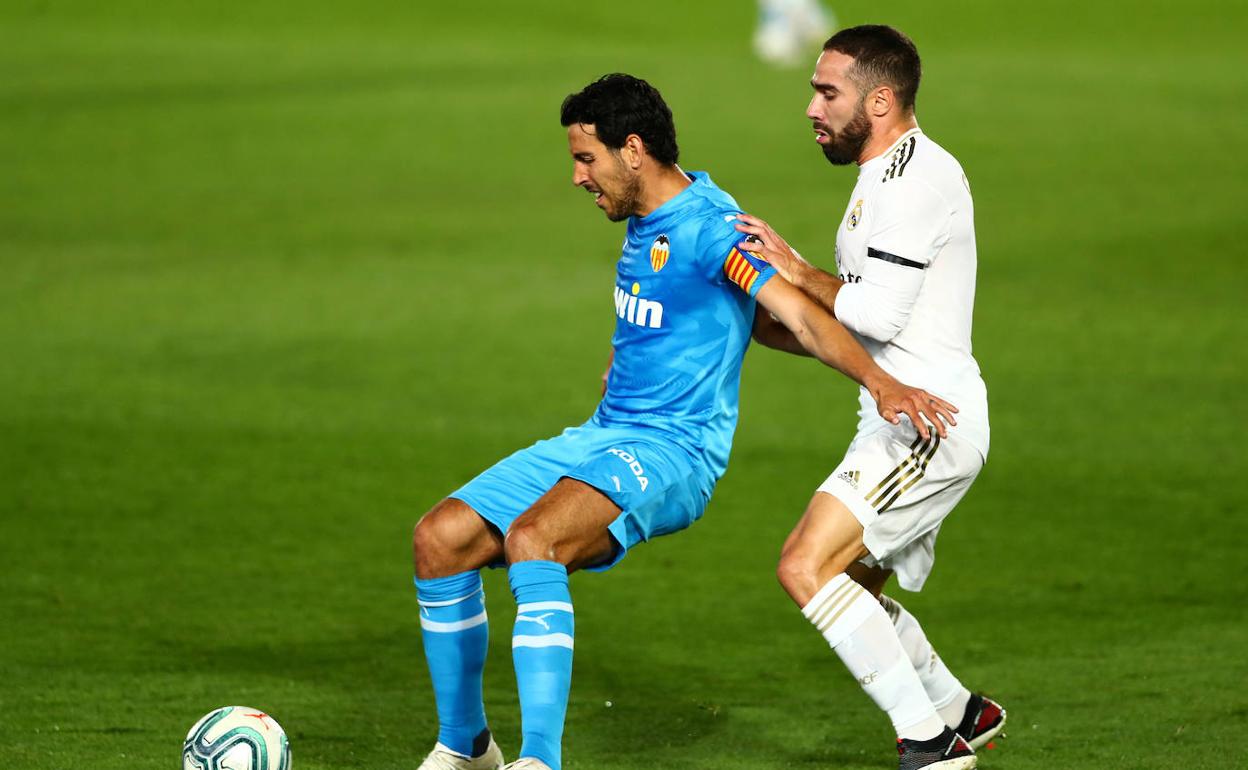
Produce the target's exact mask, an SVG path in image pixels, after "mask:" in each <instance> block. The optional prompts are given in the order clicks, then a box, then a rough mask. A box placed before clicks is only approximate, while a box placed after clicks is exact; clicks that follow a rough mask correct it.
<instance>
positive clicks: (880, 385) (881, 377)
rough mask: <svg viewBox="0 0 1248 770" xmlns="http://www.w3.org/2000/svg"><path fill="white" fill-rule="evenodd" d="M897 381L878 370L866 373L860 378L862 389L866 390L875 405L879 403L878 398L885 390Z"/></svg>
mask: <svg viewBox="0 0 1248 770" xmlns="http://www.w3.org/2000/svg"><path fill="white" fill-rule="evenodd" d="M896 382H897V381H896V380H895V379H893V378H892V377H891V376H890V375H889V374H888V372H886V371H884V370H883V369H881V368H879V367H878V366H877V367H876V368H875V370H874V371H870V372H867V374H866V375H864V376H863V378H862V387H864V388H866V389H867V392H868V393H870V394H871V398H873V399H874V400H875V401H876V403H879V400H880V396H881V395H882V394H883V393H884V390H885V388H887V387H889V386H890V385H893V384H895V383H896Z"/></svg>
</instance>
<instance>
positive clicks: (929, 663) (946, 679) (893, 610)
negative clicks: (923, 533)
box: [880, 594, 971, 729]
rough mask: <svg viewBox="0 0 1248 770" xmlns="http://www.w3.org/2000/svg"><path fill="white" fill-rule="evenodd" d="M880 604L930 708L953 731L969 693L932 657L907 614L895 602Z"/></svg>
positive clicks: (884, 598)
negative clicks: (928, 700)
mask: <svg viewBox="0 0 1248 770" xmlns="http://www.w3.org/2000/svg"><path fill="white" fill-rule="evenodd" d="M880 604H881V605H882V606H883V607H884V611H885V612H887V613H888V616H889V617H890V618H892V621H893V628H895V629H896V630H897V638H898V639H900V640H901V646H902V648H903V649H904V650H905V651H906V654H907V655H909V656H910V662H911V663H913V664H914V670H915V671H917V672H918V674H919V681H920V682H922V683H923V689H924V690H925V691H926V692H927V697H928V698H930V699H931V701H932V705H933V706H935V707H936V711H937V713H939V714H940V718H941V719H943V720H944V722H945V724H947V725H949V726H950V727H951V728H955V729H956V728H957V726H958V724H959V723H961V722H962V716H963V715H964V714H965V713H966V704H967V702H968V701H969V700H970V699H971V691H970V690H968V689H966V688H965V687H963V686H962V683H961V682H960V681H958V678H957V677H956V676H954V675H953V673H952V672H951V671H950V670H949V668H948V667H947V666H946V665H945V662H944V661H943V660H941V658H940V656H939V655H937V654H936V650H935V649H933V648H932V644H931V642H929V641H927V634H925V633H923V627H922V626H920V625H919V621H918V620H916V619H915V617H914V616H913V615H911V614H910V612H909V611H908V610H906V608H905V607H903V606H901V603H900V602H898V601H897V600H896V599H892V598H890V597H887V596H884V595H883V594H881V595H880Z"/></svg>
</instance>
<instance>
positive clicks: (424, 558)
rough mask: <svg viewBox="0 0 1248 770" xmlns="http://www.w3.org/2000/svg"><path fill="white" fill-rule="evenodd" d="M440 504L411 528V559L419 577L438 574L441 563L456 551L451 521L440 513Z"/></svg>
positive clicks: (441, 570)
mask: <svg viewBox="0 0 1248 770" xmlns="http://www.w3.org/2000/svg"><path fill="white" fill-rule="evenodd" d="M441 509H442V506H441V504H439V505H436V506H434V508H433V510H431V511H429V512H428V513H426V514H425V515H424V516H422V517H421V519H420V521H418V522H416V526H415V527H414V528H413V529H412V559H413V561H414V562H415V565H416V574H417V575H418V576H420V577H426V576H429V575H434V574H439V573H441V572H444V571H445V569H444V568H443V566H442V563H443V562H444V561H446V560H447V559H448V558H449V557H450V556H451V555H452V554H454V553H455V552H457V548H458V543H456V542H455V540H456V538H455V537H454V531H453V530H454V527H453V523H452V522H450V521H448V520H447V517H445V516H443V515H440V511H441Z"/></svg>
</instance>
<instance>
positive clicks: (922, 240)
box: [836, 128, 989, 458]
mask: <svg viewBox="0 0 1248 770" xmlns="http://www.w3.org/2000/svg"><path fill="white" fill-rule="evenodd" d="M836 265H837V272H838V274H839V277H840V278H841V280H843V281H845V282H846V283H845V285H844V286H842V287H841V290H840V292H839V293H838V294H837V298H836V317H837V318H838V319H839V320H840V321H841V323H843V324H844V325H845V326H846V327H847V328H849V329H850V330H851V331H853V332H854V333H855V335H857V337H858V339H859V341H860V342H862V344H863V347H865V348H866V350H867V352H868V353H870V354H871V357H872V358H874V359H875V361H876V363H878V364H879V365H880V367H881V368H883V369H884V370H885V371H887V372H888V373H889V374H891V375H893V376H894V377H896V378H897V379H899V380H901V381H902V382H904V383H906V384H907V385H913V386H915V387H919V388H923V389H925V390H927V391H929V392H931V393H933V394H935V395H938V396H940V397H942V398H944V399H946V400H948V401H951V402H953V404H954V405H955V406H957V407H958V409H959V412H958V414H957V420H958V425H957V427H956V428H954V429H952V430H953V431H956V433H957V435H958V436H959V437H960V438H962V439H964V440H965V441H967V442H969V443H970V444H971V445H972V446H974V447H975V448H976V449H978V450H979V452H980V454H981V455H983V456H984V457H985V458H986V457H987V456H988V437H989V431H988V394H987V388H986V387H985V386H984V381H983V378H982V377H980V373H979V364H977V363H976V362H975V358H974V356H972V355H971V316H972V314H973V310H974V305H975V265H976V257H975V211H974V206H973V204H972V202H971V191H970V185H969V184H968V183H967V181H966V176H965V175H964V174H963V173H962V167H961V165H959V164H958V161H957V160H956V159H955V158H954V157H953V156H952V155H950V154H949V153H948V152H946V151H945V150H944V149H942V148H941V147H940V146H939V145H937V144H936V143H935V142H933V141H932V140H931V139H928V138H927V137H926V136H924V134H923V132H922V131H920V130H919V129H917V128H915V129H911V130H910V131H908V132H906V133H905V134H904V135H903V136H902V137H901V138H900V139H898V140H897V142H896V143H895V144H894V145H893V146H892V147H890V148H889V149H888V150H887V151H886V152H885V153H884V154H882V155H880V156H878V157H876V158H873V159H871V160H869V161H867V162H866V163H864V164H862V166H861V168H860V169H859V172H858V184H857V186H856V187H854V193H853V196H852V197H851V198H850V201H849V206H848V208H847V209H846V211H845V218H844V220H843V221H842V222H841V224H840V227H839V228H838V230H837V233H836ZM859 400H860V404H861V409H860V411H859V413H858V416H859V424H858V430H859V434H860V435H861V434H863V433H866V432H869V431H872V430H875V429H876V428H878V427H882V426H883V425H885V423H884V420H883V419H882V418H881V417H880V416H879V414H878V413H877V411H876V407H875V401H874V400H873V399H872V398H871V395H870V393H868V392H867V390H866V389H865V388H864V389H863V390H862V393H861V395H860V399H859Z"/></svg>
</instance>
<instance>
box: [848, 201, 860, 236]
mask: <svg viewBox="0 0 1248 770" xmlns="http://www.w3.org/2000/svg"><path fill="white" fill-rule="evenodd" d="M860 221H862V199H861V198H859V199H858V201H857V202H856V203H854V210H853V211H851V212H849V224H848V228H849V229H850V230H853V229H854V228H855V227H857V226H858V223H859V222H860Z"/></svg>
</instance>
